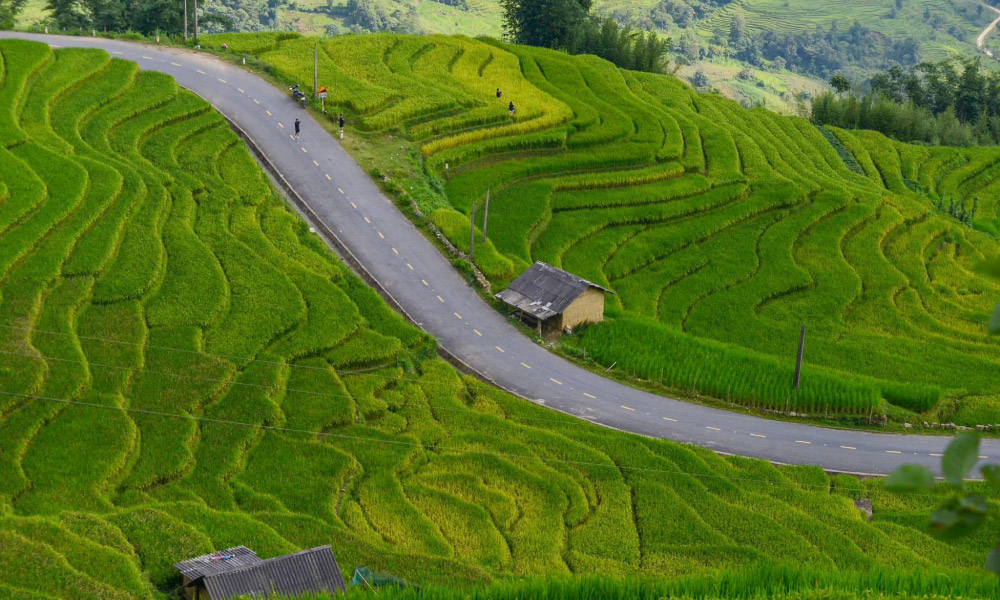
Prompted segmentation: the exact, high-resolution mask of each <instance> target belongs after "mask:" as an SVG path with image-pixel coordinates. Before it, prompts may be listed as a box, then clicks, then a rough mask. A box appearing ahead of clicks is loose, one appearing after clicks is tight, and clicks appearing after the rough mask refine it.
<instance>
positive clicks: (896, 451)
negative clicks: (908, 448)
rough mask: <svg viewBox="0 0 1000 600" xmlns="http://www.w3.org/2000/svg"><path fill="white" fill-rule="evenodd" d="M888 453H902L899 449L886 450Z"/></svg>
mask: <svg viewBox="0 0 1000 600" xmlns="http://www.w3.org/2000/svg"><path fill="white" fill-rule="evenodd" d="M885 453H886V454H902V452H900V451H899V450H886V451H885Z"/></svg>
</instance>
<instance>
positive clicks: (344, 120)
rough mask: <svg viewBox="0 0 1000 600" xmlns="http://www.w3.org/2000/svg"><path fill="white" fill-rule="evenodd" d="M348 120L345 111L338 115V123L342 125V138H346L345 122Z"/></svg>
mask: <svg viewBox="0 0 1000 600" xmlns="http://www.w3.org/2000/svg"><path fill="white" fill-rule="evenodd" d="M346 122H347V121H346V119H344V114H343V113H340V114H339V115H337V124H338V125H340V139H344V123H346Z"/></svg>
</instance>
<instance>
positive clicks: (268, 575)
mask: <svg viewBox="0 0 1000 600" xmlns="http://www.w3.org/2000/svg"><path fill="white" fill-rule="evenodd" d="M204 582H205V588H206V589H207V590H208V593H209V596H210V597H211V598H212V600H228V599H229V598H235V597H237V596H249V597H251V598H267V597H269V596H270V595H271V594H285V595H297V594H306V593H314V594H315V593H319V592H323V591H328V592H330V593H331V594H333V593H336V592H340V591H343V590H344V578H343V577H342V576H341V574H340V567H339V566H338V565H337V559H336V558H335V557H334V556H333V550H332V549H331V548H330V546H319V547H317V548H311V549H309V550H302V551H301V552H296V553H294V554H286V555H284V556H277V557H275V558H269V559H267V560H264V561H260V562H258V563H257V564H253V565H249V566H247V567H245V568H242V569H238V570H232V571H226V572H222V573H216V574H212V575H208V576H206V577H205V580H204Z"/></svg>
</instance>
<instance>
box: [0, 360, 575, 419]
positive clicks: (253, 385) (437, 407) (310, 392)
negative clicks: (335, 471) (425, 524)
mask: <svg viewBox="0 0 1000 600" xmlns="http://www.w3.org/2000/svg"><path fill="white" fill-rule="evenodd" d="M4 354H6V355H9V356H19V357H23V358H27V359H29V360H37V361H48V360H51V361H53V362H65V363H70V364H78V365H84V366H88V367H98V368H103V369H115V370H120V371H134V372H138V373H150V374H153V375H163V376H165V377H171V378H175V379H189V380H193V381H201V382H205V383H229V384H230V385H238V386H243V387H249V388H257V389H263V390H268V391H273V392H281V391H284V392H285V393H289V392H292V393H300V394H308V395H312V396H322V397H328V398H337V399H340V398H346V399H349V400H352V401H355V402H356V401H357V398H355V397H354V396H353V395H351V394H339V393H336V392H321V391H315V390H303V389H299V388H289V387H281V386H271V385H262V384H256V383H245V382H241V381H231V380H229V379H221V378H215V377H196V376H193V375H184V374H178V373H170V372H167V371H157V370H154V369H147V368H143V367H122V366H118V365H105V364H102V363H92V362H88V361H82V360H73V359H69V358H58V357H54V356H44V355H35V354H26V353H21V352H11V351H9V350H0V355H4ZM273 364H276V365H277V364H280V365H284V364H285V363H273ZM386 368H391V367H373V368H372V369H370V370H369V371H368V372H370V371H372V370H378V369H386ZM338 374H339V373H338ZM393 381H409V382H414V383H415V384H417V385H424V384H433V385H449V384H447V383H443V382H437V381H427V380H422V379H405V378H400V379H396V380H393ZM427 406H428V408H431V409H433V410H439V411H455V412H457V411H459V410H461V409H457V408H452V407H448V406H441V405H438V404H431V403H430V402H428V403H427ZM519 418H521V419H523V420H525V421H537V422H543V423H558V424H560V425H574V426H580V425H592V424H593V423H591V422H589V421H586V420H583V419H574V418H566V419H548V418H543V417H519Z"/></svg>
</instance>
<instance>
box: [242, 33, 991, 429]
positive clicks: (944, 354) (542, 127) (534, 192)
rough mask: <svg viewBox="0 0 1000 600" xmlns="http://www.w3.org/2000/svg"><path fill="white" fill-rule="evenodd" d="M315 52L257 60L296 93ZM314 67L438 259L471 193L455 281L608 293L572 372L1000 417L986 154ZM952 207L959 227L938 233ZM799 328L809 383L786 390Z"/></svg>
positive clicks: (511, 66) (762, 401) (586, 81)
mask: <svg viewBox="0 0 1000 600" xmlns="http://www.w3.org/2000/svg"><path fill="white" fill-rule="evenodd" d="M313 45H314V42H313V41H312V40H308V39H302V40H289V41H286V42H282V44H281V45H280V46H279V47H278V48H277V49H276V50H272V51H270V52H267V53H265V54H263V56H262V60H263V61H264V62H266V63H269V64H270V65H271V66H273V67H274V68H276V69H277V71H278V72H279V73H281V74H283V75H284V76H285V77H287V78H288V79H290V80H297V81H309V75H310V74H311V69H309V70H306V69H305V68H299V67H300V66H301V67H305V66H306V65H307V64H308V63H307V62H306V61H305V60H303V58H304V57H306V56H307V55H311V52H312V48H313ZM320 48H321V49H323V51H324V52H323V54H322V56H321V61H320V70H321V71H320V72H321V81H323V82H324V83H325V84H326V85H327V86H328V87H329V88H330V89H331V96H330V98H329V99H328V102H330V103H331V104H334V105H338V106H342V107H345V108H346V109H348V110H350V111H351V112H353V113H356V114H357V115H358V117H357V123H358V126H359V127H361V128H362V129H365V130H369V131H372V132H379V134H378V135H371V136H369V141H370V143H371V144H372V145H374V146H378V145H379V144H381V143H382V142H381V141H380V140H384V139H386V138H385V137H384V135H382V134H384V133H385V132H390V131H391V132H394V133H398V134H402V135H403V136H404V137H405V138H406V139H408V140H410V141H411V142H412V146H411V148H412V151H411V152H410V154H409V155H407V154H406V152H400V151H399V150H398V149H397V150H393V151H392V154H393V156H392V159H396V158H397V157H398V156H399V155H403V157H404V158H406V157H408V160H409V162H408V163H405V164H406V165H408V169H409V170H408V171H407V170H406V169H402V170H401V168H402V167H404V163H400V162H398V160H397V161H396V162H395V163H394V162H392V161H391V160H390V156H388V155H384V156H381V162H380V163H376V164H378V166H379V167H380V168H382V169H384V170H387V171H390V172H392V173H393V176H394V177H396V178H398V179H400V180H399V181H397V184H398V187H399V188H402V189H406V190H412V191H409V192H408V194H409V195H411V196H413V197H414V198H415V200H416V201H417V203H418V204H419V205H420V208H421V209H422V211H423V212H424V213H426V214H429V215H430V218H431V220H432V221H433V222H434V223H435V224H437V225H438V227H440V228H441V229H442V230H443V231H444V232H445V233H446V235H448V236H449V237H450V238H451V240H452V242H453V243H454V244H455V245H456V246H458V247H459V248H461V249H465V250H467V249H468V244H469V241H468V240H469V229H468V216H467V215H468V212H469V210H470V208H471V205H472V202H473V200H476V201H480V203H481V201H482V200H483V199H484V198H485V196H486V193H487V191H488V190H489V191H490V192H491V200H490V203H491V204H490V216H489V226H488V236H487V237H488V241H487V243H486V244H485V245H484V246H481V247H479V248H477V251H476V262H477V265H478V266H479V267H480V269H482V271H483V272H484V273H485V274H486V275H487V276H488V277H489V278H490V279H491V280H492V281H493V282H494V284H495V287H497V288H500V287H502V286H503V285H505V283H506V282H508V281H510V280H511V279H512V278H513V277H514V276H515V275H516V274H518V273H520V272H521V271H522V270H523V269H525V268H526V267H527V266H528V265H529V264H530V263H531V262H532V261H535V260H543V261H546V262H549V263H551V264H554V265H557V266H561V267H563V268H566V269H567V270H569V271H571V272H574V273H576V274H578V275H580V276H582V277H585V278H588V279H590V280H591V281H594V282H596V283H599V284H601V285H603V286H607V287H609V288H610V289H612V290H614V291H616V292H617V295H616V296H614V297H613V300H612V302H613V306H612V307H611V309H610V310H609V316H612V317H618V318H617V319H613V320H611V321H610V322H606V323H605V324H602V325H600V326H595V327H590V328H588V329H587V331H586V332H585V333H583V334H582V336H576V338H577V339H575V341H573V340H571V342H572V344H573V345H576V346H582V347H584V348H586V349H587V355H588V356H589V357H592V358H596V359H597V360H598V361H600V362H601V363H602V364H604V365H606V366H610V365H612V364H615V363H617V364H618V365H619V367H618V368H619V369H620V370H624V371H627V372H629V373H630V374H634V375H637V376H639V377H641V378H642V379H645V380H650V381H651V382H653V383H656V382H659V383H662V384H665V385H666V386H668V387H671V388H674V389H680V390H684V391H686V392H689V393H690V392H695V393H697V392H702V393H706V394H708V395H713V396H716V397H722V398H726V399H727V400H731V401H735V402H740V403H744V404H747V405H751V406H758V407H765V408H775V409H783V410H789V409H791V410H794V411H798V412H807V413H817V412H819V413H823V414H830V413H843V414H858V415H865V416H868V415H871V414H873V413H874V414H881V413H882V412H883V411H888V412H889V413H891V414H893V415H894V416H895V417H896V418H898V419H900V420H902V419H906V420H908V421H909V422H911V423H912V422H920V421H922V420H924V419H927V420H931V421H938V420H939V421H941V422H947V421H950V420H954V421H955V422H958V423H962V424H969V425H976V424H992V423H997V422H1000V380H998V379H997V378H996V377H994V376H993V373H995V370H996V368H997V364H998V361H1000V344H998V342H997V340H995V339H993V338H991V337H989V335H988V334H987V322H988V319H989V315H990V313H991V312H992V311H993V308H994V306H995V305H996V304H997V302H998V301H1000V282H998V281H997V280H996V279H995V278H992V277H990V276H989V275H986V274H984V273H985V272H987V271H988V269H985V270H984V265H988V264H989V263H990V261H994V260H995V257H997V256H998V255H1000V245H998V243H997V241H996V239H995V238H994V237H993V236H992V235H991V234H989V233H983V232H981V231H978V230H977V228H978V229H982V230H984V231H994V232H995V231H996V229H995V228H996V226H997V221H996V219H997V218H998V215H1000V212H998V211H1000V205H998V204H997V203H996V200H995V198H994V197H993V194H992V190H993V189H995V188H996V186H998V185H1000V181H998V179H997V171H996V169H995V167H994V164H995V163H996V162H997V159H998V158H1000V151H998V150H996V149H992V148H983V149H962V150H959V149H951V148H927V147H914V146H906V145H904V144H899V143H894V142H891V141H889V140H888V139H886V138H885V137H883V136H881V135H877V134H872V133H864V132H859V133H851V132H846V131H839V130H818V129H817V128H815V127H813V126H812V125H810V124H809V123H808V122H806V121H805V120H802V119H797V118H786V117H781V116H778V115H776V114H774V113H771V112H769V111H766V110H763V109H755V110H746V109H743V108H741V107H740V106H738V105H737V104H736V103H734V102H732V101H728V100H725V99H723V98H720V97H717V96H713V95H702V94H697V93H695V92H694V91H693V90H691V89H690V88H689V87H688V86H686V85H684V84H683V83H681V82H680V81H678V80H676V79H674V78H671V77H665V76H658V75H650V74H642V73H634V72H627V71H622V70H619V69H617V68H615V67H614V66H612V65H610V64H609V63H607V62H604V61H601V60H599V59H596V58H594V57H568V56H566V55H564V54H560V53H557V52H553V51H548V50H543V49H536V48H527V47H516V46H506V45H502V44H498V43H492V42H484V41H472V40H469V39H467V38H454V37H453V38H448V37H413V36H393V35H384V34H383V35H375V36H362V37H350V36H348V37H338V38H332V39H329V40H326V41H324V42H323V43H322V44H320ZM497 86H499V87H500V88H502V89H503V90H504V92H505V94H506V95H505V97H504V99H503V100H502V101H497V100H495V99H494V98H493V91H494V90H495V89H496V87H497ZM508 100H510V101H513V102H515V104H516V106H517V114H516V117H515V118H514V119H511V118H510V117H509V116H508V115H507V111H506V108H507V101H508ZM396 143H397V142H396V141H393V142H391V144H390V145H391V146H394V145H395V144H396ZM359 156H361V157H362V158H364V159H365V160H372V157H371V156H368V155H367V154H362V155H359ZM374 156H376V157H378V156H379V154H378V152H375V154H374ZM366 157H367V158H366ZM845 161H846V162H845ZM366 164H367V163H366ZM977 198H978V200H976V199H977ZM973 205H975V206H976V211H977V212H976V216H975V221H974V222H973V221H971V220H970V221H969V222H968V223H965V222H963V221H961V220H959V219H957V218H955V217H953V216H951V215H952V214H958V213H957V212H956V211H955V209H956V208H957V207H959V206H964V207H965V211H966V213H968V212H971V211H972V208H973ZM949 207H950V211H951V212H950V213H949ZM478 219H480V220H479V221H478V222H479V223H481V219H482V215H481V213H480V214H479V215H478ZM477 228H478V226H477ZM802 325H807V326H808V328H809V343H808V347H809V351H808V352H807V354H806V361H807V362H808V363H809V364H810V365H813V366H814V367H816V368H817V369H815V370H814V371H813V372H812V375H811V376H810V377H807V378H806V379H807V380H808V381H810V382H811V384H810V385H811V386H813V387H809V386H807V388H808V389H803V390H801V391H800V392H797V393H792V392H791V390H790V389H789V388H788V381H789V380H790V378H791V375H790V374H791V360H790V359H791V358H792V357H793V356H794V353H795V349H796V348H795V346H796V342H797V340H798V333H799V329H800V327H801V326H802ZM706 339H711V340H717V341H718V342H723V343H724V344H729V345H728V346H727V345H720V344H716V343H710V342H705V341H703V340H706ZM647 344H652V345H653V347H654V348H656V349H657V350H658V351H659V354H657V353H654V354H653V355H652V356H651V355H650V354H649V353H648V348H649V346H648V345H647ZM747 351H749V352H747ZM691 356H700V357H704V358H703V359H702V358H699V359H688V358H685V360H683V361H682V360H680V358H681V357H691ZM711 357H715V359H714V360H713V359H712V358H711ZM772 357H773V358H772ZM706 364H726V365H728V366H727V368H726V369H724V371H725V372H724V373H723V372H720V373H715V372H714V371H711V372H705V368H706V367H705V365H706ZM734 365H739V367H738V368H737V367H736V366H734ZM748 382H754V383H748ZM942 389H943V390H944V397H946V398H948V400H947V401H942V393H941V390H942ZM881 399H885V400H888V401H889V403H891V404H890V405H888V406H887V405H884V404H882V402H881ZM892 405H895V406H892ZM912 411H915V412H922V413H925V414H924V415H917V414H914V412H912Z"/></svg>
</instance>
